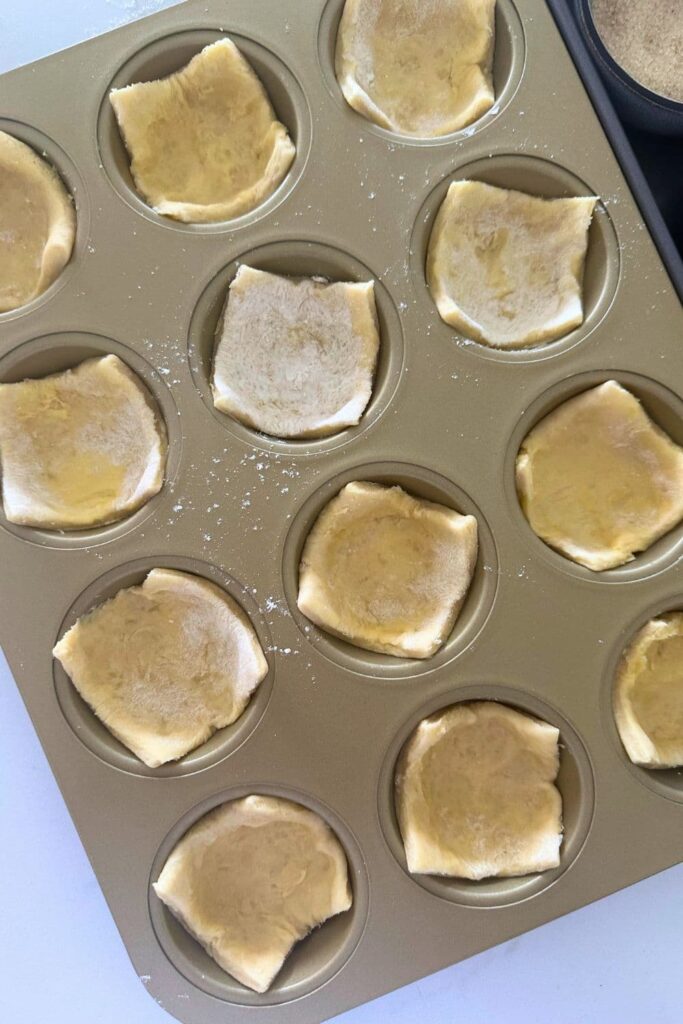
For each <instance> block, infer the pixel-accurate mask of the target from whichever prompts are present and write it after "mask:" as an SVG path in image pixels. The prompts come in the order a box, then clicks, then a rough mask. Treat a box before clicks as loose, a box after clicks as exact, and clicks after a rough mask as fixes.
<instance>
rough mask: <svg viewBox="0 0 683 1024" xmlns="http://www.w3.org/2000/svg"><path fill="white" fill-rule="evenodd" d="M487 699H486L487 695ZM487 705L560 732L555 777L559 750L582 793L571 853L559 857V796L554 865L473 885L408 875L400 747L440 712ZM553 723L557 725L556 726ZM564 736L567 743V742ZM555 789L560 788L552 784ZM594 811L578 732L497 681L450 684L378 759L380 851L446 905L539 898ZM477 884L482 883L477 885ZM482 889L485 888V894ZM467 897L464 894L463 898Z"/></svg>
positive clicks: (485, 905) (480, 906) (580, 845)
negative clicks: (398, 806)
mask: <svg viewBox="0 0 683 1024" xmlns="http://www.w3.org/2000/svg"><path fill="white" fill-rule="evenodd" d="M487 695H489V696H487ZM481 701H492V702H494V703H496V704H501V705H503V706H506V707H510V708H512V709H513V710H515V711H520V712H522V713H523V714H528V715H530V716H531V717H532V718H536V719H539V720H540V721H545V722H548V723H549V724H550V725H555V726H556V727H557V728H559V730H560V738H559V746H560V774H561V772H562V758H563V757H565V758H566V754H565V753H563V752H564V751H569V752H570V754H571V758H572V760H573V762H574V764H575V765H576V766H577V768H578V775H579V780H580V783H581V788H582V790H583V792H582V794H581V795H580V797H579V801H578V804H579V806H578V814H577V819H578V820H577V823H576V825H575V827H574V828H573V829H572V832H571V836H570V840H569V841H570V843H571V846H572V850H571V852H570V853H569V854H568V855H565V849H566V846H567V833H566V830H565V827H564V823H565V808H566V801H565V797H564V794H563V795H562V822H563V829H562V845H561V846H560V865H559V867H557V868H549V869H548V870H546V871H541V872H536V873H530V874H527V875H519V876H514V877H512V878H486V879H481V881H479V882H472V881H470V880H468V879H460V878H452V879H448V880H445V881H444V880H442V876H439V875H424V874H411V873H410V872H409V871H408V868H407V866H406V864H405V856H404V853H403V841H402V838H401V831H400V827H399V824H398V818H397V813H396V810H395V799H396V792H395V786H396V774H397V770H398V765H399V762H400V759H401V755H402V753H403V750H404V749H405V746H406V744H407V742H408V741H409V739H410V738H411V736H412V735H413V733H414V732H415V729H416V728H417V727H418V725H419V724H420V722H422V721H423V720H424V719H425V718H428V717H430V716H431V715H434V714H437V713H438V712H439V711H446V710H448V709H449V708H451V707H454V706H456V705H457V704H469V703H472V702H481ZM558 723H559V724H558ZM567 736H568V737H569V740H567ZM555 784H556V785H557V788H558V789H560V792H562V790H561V784H559V783H558V782H557V781H556V783H555ZM594 813H595V779H594V771H593V765H592V762H591V758H590V754H589V752H588V749H587V748H586V746H585V744H584V742H583V740H582V739H581V735H580V733H579V732H578V731H577V730H576V728H575V727H574V726H573V725H572V724H571V722H570V721H569V720H568V719H567V717H566V715H565V714H564V712H561V711H559V710H558V709H557V708H556V707H554V705H553V704H552V703H549V702H548V699H547V698H546V697H545V696H544V695H543V696H539V695H537V694H535V693H533V692H531V691H529V690H524V689H521V687H520V686H518V685H514V684H509V683H505V684H503V683H499V682H488V683H487V682H467V683H465V684H462V685H456V686H450V687H449V688H448V689H447V690H443V691H442V692H441V693H440V694H439V695H436V696H432V697H431V698H430V699H429V700H428V701H426V702H423V703H422V704H421V706H420V707H418V708H417V709H414V710H413V713H412V714H411V715H409V716H408V717H407V718H406V719H405V721H404V722H403V724H402V726H401V727H400V729H399V730H398V731H397V732H396V734H395V735H394V738H393V739H392V741H391V744H390V746H389V748H388V749H387V751H386V752H385V755H384V760H383V762H382V768H381V771H380V775H379V783H378V786H377V815H378V819H379V825H380V828H381V831H382V836H383V839H384V842H385V844H386V847H387V849H388V851H389V853H390V854H391V856H392V858H393V859H394V861H395V863H396V865H397V866H398V867H399V868H400V869H401V871H403V873H404V874H405V875H406V876H407V877H408V879H409V880H410V881H411V882H413V883H414V884H415V885H418V886H420V888H421V889H423V890H424V891H425V892H427V893H428V894H430V895H431V896H433V897H435V898H436V899H439V900H442V901H446V902H448V903H450V904H453V905H456V906H461V907H463V906H464V907H469V908H472V909H475V910H478V911H479V910H502V909H504V908H505V907H513V906H516V905H518V904H519V903H523V902H526V901H527V900H531V899H534V897H537V896H542V895H543V894H544V893H545V892H546V891H547V890H548V889H550V888H551V887H552V886H554V885H556V884H558V883H559V882H560V880H561V879H562V877H563V876H564V875H565V874H566V872H568V871H569V870H570V869H571V868H572V866H573V864H574V862H575V861H576V860H577V859H578V858H579V857H580V856H581V853H582V851H583V849H584V847H585V845H586V843H587V842H588V841H589V836H590V831H591V826H592V823H593V817H594ZM482 883H483V885H482ZM507 885H509V887H510V895H509V897H508V898H506V897H505V896H504V895H501V896H500V897H498V898H497V897H496V888H505V887H506V886H507ZM487 890H490V893H491V894H490V895H489V892H488V891H487ZM468 893H469V894H470V895H468Z"/></svg>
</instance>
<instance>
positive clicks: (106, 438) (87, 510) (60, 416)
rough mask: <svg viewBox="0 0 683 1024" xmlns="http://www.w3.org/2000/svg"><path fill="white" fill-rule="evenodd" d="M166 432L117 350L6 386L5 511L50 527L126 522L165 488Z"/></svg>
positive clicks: (1, 389)
mask: <svg viewBox="0 0 683 1024" xmlns="http://www.w3.org/2000/svg"><path fill="white" fill-rule="evenodd" d="M166 447H167V446H166V430H165V427H164V424H163V420H162V419H161V417H160V415H159V413H158V411H157V408H156V403H155V402H154V400H153V399H152V396H151V395H150V394H149V392H148V391H147V388H146V387H145V386H144V384H143V383H142V381H141V380H140V379H139V378H138V377H137V376H136V374H134V373H133V372H132V370H129V369H128V367H127V366H126V365H125V363H123V362H122V361H121V360H120V359H119V358H118V357H117V356H114V355H108V356H103V357H102V358H96V359H88V360H86V361H85V362H83V363H81V364H80V365H79V366H77V367H76V368H75V369H73V370H67V371H66V372H64V373H56V374H53V375H52V376H49V377H43V378H42V379H38V380H25V381H22V382H20V383H18V384H0V463H1V464H2V500H3V506H4V511H5V516H6V517H7V519H8V520H9V521H10V522H12V523H21V524H22V525H24V526H35V527H42V528H44V529H48V530H78V529H85V528H86V527H91V526H101V525H103V524H105V523H112V522H115V521H116V520H118V519H123V518H124V517H125V516H127V515H130V513H131V512H134V511H135V510H136V509H138V508H140V506H141V505H144V504H145V502H146V501H148V500H149V499H150V498H151V497H152V496H153V495H154V494H156V493H157V492H158V491H159V490H160V489H161V486H162V484H163V478H164V468H165V465H166Z"/></svg>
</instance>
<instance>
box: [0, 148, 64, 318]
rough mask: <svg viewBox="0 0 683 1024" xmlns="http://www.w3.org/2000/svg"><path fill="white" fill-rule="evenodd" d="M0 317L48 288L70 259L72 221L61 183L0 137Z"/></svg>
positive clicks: (43, 164) (27, 150)
mask: <svg viewBox="0 0 683 1024" xmlns="http://www.w3.org/2000/svg"><path fill="white" fill-rule="evenodd" d="M0 181H1V182H2V187H0V313H6V312H7V311H8V310H10V309H17V308H18V307H19V306H25V305H26V303H27V302H30V301H31V300H32V299H35V298H36V297H37V296H38V295H42V294H43V292H44V291H45V290H46V289H47V288H49V287H50V285H51V284H52V282H53V281H54V280H55V278H57V277H58V276H59V274H61V272H62V270H63V269H64V267H65V266H66V264H67V263H68V262H69V260H70V258H71V251H72V249H73V245H74V237H75V235H76V215H75V213H74V208H73V205H72V203H71V199H70V197H69V194H68V192H67V191H66V189H65V188H64V185H63V184H62V181H61V178H60V177H59V175H58V174H57V172H56V171H55V170H53V168H52V167H50V165H49V164H48V163H46V162H45V160H42V159H41V158H40V157H39V156H38V155H37V153H34V151H33V150H32V149H31V148H30V147H29V146H26V145H25V144H24V143H23V142H20V141H19V139H15V138H13V136H11V135H7V134H6V133H5V132H1V131H0Z"/></svg>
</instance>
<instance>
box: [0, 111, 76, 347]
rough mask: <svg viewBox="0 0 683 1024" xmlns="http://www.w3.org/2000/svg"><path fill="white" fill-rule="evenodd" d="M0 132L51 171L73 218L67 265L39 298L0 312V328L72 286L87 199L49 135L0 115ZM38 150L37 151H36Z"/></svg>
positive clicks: (67, 159)
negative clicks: (31, 151) (72, 233)
mask: <svg viewBox="0 0 683 1024" xmlns="http://www.w3.org/2000/svg"><path fill="white" fill-rule="evenodd" d="M0 131H2V132H5V134H6V135H11V136H12V137H13V138H15V139H18V140H19V142H23V143H25V144H26V145H27V146H29V148H30V149H32V150H33V151H34V153H36V155H37V156H39V157H40V158H41V159H42V160H44V161H45V163H47V164H48V165H49V166H50V167H52V168H53V170H55V171H56V172H57V174H58V176H59V180H60V181H61V183H62V184H63V185H64V188H65V189H66V192H67V194H68V196H69V199H70V200H71V204H72V206H73V208H74V214H75V218H76V231H75V235H74V243H73V248H72V250H71V256H70V257H69V260H68V262H67V263H66V264H65V266H64V267H63V269H62V271H61V272H60V273H59V274H58V275H57V277H56V278H55V280H54V281H53V282H52V284H51V285H49V287H48V288H46V289H45V291H44V292H42V293H41V294H40V295H36V297H35V298H34V299H31V301H30V302H26V303H24V305H23V306H17V307H16V309H8V310H6V311H5V312H4V313H3V312H0V329H1V328H2V327H3V326H4V325H5V324H9V323H11V322H14V321H16V320H19V319H20V318H21V317H24V316H30V314H31V313H35V312H36V311H38V310H40V309H42V307H43V306H44V305H45V303H46V302H49V301H50V299H52V298H54V297H55V296H56V295H57V294H58V293H59V292H60V291H61V290H62V288H63V287H64V286H65V285H67V284H70V283H72V278H73V277H74V276H75V275H77V274H78V268H79V266H80V263H81V261H82V259H83V254H84V252H85V251H86V249H87V247H88V245H89V241H90V197H89V195H88V189H87V187H86V184H85V181H84V180H83V177H82V174H81V172H80V170H79V169H78V167H77V165H76V164H75V163H74V161H73V160H72V158H71V157H70V156H69V155H68V153H67V152H66V151H65V150H64V149H63V148H62V146H60V145H59V143H57V142H55V140H54V139H53V138H51V136H50V135H48V134H46V132H44V131H42V130H41V129H39V128H35V127H34V126H33V125H32V124H30V123H29V122H28V121H20V120H18V119H15V118H11V117H4V116H0ZM38 147H40V148H38Z"/></svg>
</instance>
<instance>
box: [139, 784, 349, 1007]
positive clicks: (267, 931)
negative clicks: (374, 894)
mask: <svg viewBox="0 0 683 1024" xmlns="http://www.w3.org/2000/svg"><path fill="white" fill-rule="evenodd" d="M154 890H155V892H156V894H157V896H158V897H159V898H160V899H161V900H163V902H164V903H165V904H166V905H167V906H168V907H169V909H170V910H172V911H173V913H174V914H175V916H176V917H177V918H178V919H179V920H180V921H181V922H182V924H183V925H184V926H185V928H187V930H188V931H189V932H190V934H191V935H193V936H194V937H195V938H196V939H197V941H198V942H200V943H201V945H202V946H203V947H204V948H205V950H206V951H207V953H208V954H209V956H212V957H213V959H214V960H215V961H216V963H217V964H218V965H219V966H220V967H222V968H223V970H224V971H227V972H228V973H229V974H232V976H233V977H234V978H236V979H237V980H238V981H240V982H241V983H242V984H243V985H246V986H247V987H248V988H251V989H253V990H254V991H255V992H265V991H267V989H268V988H269V987H270V985H271V983H272V981H273V979H274V978H275V976H276V975H277V973H278V972H279V970H280V968H281V967H282V964H283V963H284V960H285V957H286V956H287V954H288V953H289V952H290V950H291V949H292V947H293V946H294V945H295V943H297V942H298V941H299V940H300V939H303V938H304V937H305V936H306V935H308V933H309V932H310V931H311V930H312V929H313V928H316V927H317V926H318V925H320V924H322V923H323V922H324V921H326V920H327V919H328V918H330V917H333V916H334V915H335V914H341V913H342V912H343V911H345V910H348V909H349V908H350V907H351V904H352V896H351V889H350V887H349V881H348V869H347V864H346V857H345V855H344V851H343V849H342V847H341V845H340V843H339V840H338V839H337V837H336V836H335V835H334V833H333V832H332V830H331V829H330V828H329V826H328V825H327V824H326V823H325V822H324V821H323V819H322V818H321V817H319V815H317V814H315V813H314V812H313V811H309V810H307V809H306V808H305V807H302V806H301V805H300V804H295V803H292V802H291V801H289V800H283V799H282V798H281V797H272V796H248V797H245V798H244V799H242V800H233V801H232V802H230V803H226V804H222V805H221V806H220V807H218V808H216V810H214V811H210V812H209V813H208V814H206V815H204V817H203V818H201V819H200V820H199V821H198V822H197V824H196V825H193V826H192V828H191V829H190V830H189V831H188V832H186V833H185V835H184V836H183V838H182V839H181V840H180V842H179V843H178V845H177V846H176V847H175V849H174V850H173V852H172V853H171V855H170V857H169V858H168V860H167V861H166V864H165V865H164V868H163V870H162V872H161V875H160V876H159V881H158V882H156V883H155V885H154Z"/></svg>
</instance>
